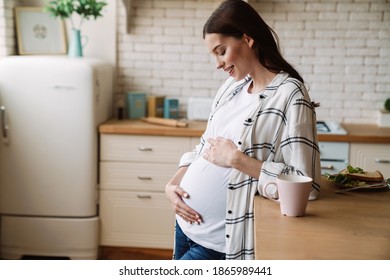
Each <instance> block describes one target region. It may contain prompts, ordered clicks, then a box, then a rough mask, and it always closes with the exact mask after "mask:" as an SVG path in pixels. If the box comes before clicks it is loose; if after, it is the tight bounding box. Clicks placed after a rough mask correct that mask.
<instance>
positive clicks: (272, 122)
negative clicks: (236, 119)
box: [179, 72, 321, 260]
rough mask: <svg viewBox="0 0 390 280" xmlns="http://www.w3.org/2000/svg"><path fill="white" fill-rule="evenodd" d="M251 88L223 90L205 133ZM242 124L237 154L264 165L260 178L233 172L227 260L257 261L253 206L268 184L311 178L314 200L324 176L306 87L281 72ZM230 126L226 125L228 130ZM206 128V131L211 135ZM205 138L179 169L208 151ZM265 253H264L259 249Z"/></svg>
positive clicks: (235, 84) (234, 84) (230, 85)
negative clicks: (220, 113) (291, 177)
mask: <svg viewBox="0 0 390 280" xmlns="http://www.w3.org/2000/svg"><path fill="white" fill-rule="evenodd" d="M249 82H251V78H250V77H246V78H245V79H243V80H241V81H235V80H234V79H233V78H229V79H227V80H226V82H225V83H224V84H223V85H222V87H221V88H220V89H219V91H218V93H217V95H216V97H215V99H214V103H213V108H212V111H211V113H210V117H209V121H208V124H207V128H208V127H209V126H210V124H211V123H212V122H213V115H214V114H215V113H216V112H217V111H218V110H219V109H220V108H221V107H222V106H224V105H225V104H226V103H227V102H229V101H230V100H231V99H232V98H234V96H235V95H236V94H237V93H238V92H239V91H240V90H241V89H242V87H243V86H244V85H246V84H247V83H249ZM251 108H252V109H251V110H250V111H248V115H247V118H246V119H245V121H244V123H243V124H242V132H241V137H240V140H239V141H238V142H237V143H235V144H236V145H237V147H238V149H239V150H240V151H241V152H243V153H244V154H246V155H248V156H249V157H253V158H256V159H258V160H260V161H262V162H263V165H262V169H261V171H260V174H259V176H258V178H253V177H250V176H248V175H247V174H244V173H242V172H240V171H239V170H237V169H233V170H232V173H231V174H232V175H231V177H230V181H229V186H228V193H227V203H226V207H227V209H225V211H226V219H225V225H226V227H225V230H226V235H225V238H226V259H249V260H250V259H254V258H255V255H254V246H255V244H254V216H253V203H254V196H255V195H256V194H258V193H259V194H260V195H262V194H263V193H264V192H263V188H264V186H265V184H266V183H268V182H270V181H275V179H276V177H277V176H278V175H279V174H282V173H283V174H287V173H295V174H300V175H305V176H309V177H312V178H313V185H312V191H311V194H310V199H316V198H317V195H318V192H319V189H320V185H319V180H320V176H321V167H320V154H319V148H318V140H317V130H316V113H315V109H314V106H313V104H312V102H311V100H310V97H309V95H308V93H307V91H306V88H305V86H304V85H303V84H302V83H301V82H300V81H298V80H297V79H294V78H291V77H290V76H289V75H288V74H286V73H284V72H280V73H279V74H278V75H277V76H276V77H275V78H274V79H273V81H272V82H271V83H270V84H269V85H268V86H267V87H266V88H265V89H264V90H263V91H262V92H261V93H259V98H258V104H257V106H254V107H251ZM227 125H228V124H227ZM207 128H206V130H207ZM205 143H206V139H205V137H204V135H202V137H201V138H200V143H199V145H197V146H196V148H195V150H193V151H191V152H188V153H185V154H184V155H183V156H182V157H181V159H180V164H179V165H180V166H187V165H189V164H191V162H192V161H193V160H194V159H195V158H196V157H197V156H199V155H200V154H201V152H202V149H203V148H204V147H205ZM260 250H261V248H260Z"/></svg>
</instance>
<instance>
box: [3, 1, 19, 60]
mask: <svg viewBox="0 0 390 280" xmlns="http://www.w3.org/2000/svg"><path fill="white" fill-rule="evenodd" d="M18 3H19V1H18V0H0V58H1V57H4V56H7V55H12V54H15V53H16V44H15V42H16V40H15V21H14V11H13V8H14V7H15V6H17V5H18Z"/></svg>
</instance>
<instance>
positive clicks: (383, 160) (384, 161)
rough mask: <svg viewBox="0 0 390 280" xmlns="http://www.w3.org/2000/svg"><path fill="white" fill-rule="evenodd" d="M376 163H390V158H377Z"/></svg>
mask: <svg viewBox="0 0 390 280" xmlns="http://www.w3.org/2000/svg"><path fill="white" fill-rule="evenodd" d="M375 162H376V163H390V160H388V159H380V158H377V159H376V160H375Z"/></svg>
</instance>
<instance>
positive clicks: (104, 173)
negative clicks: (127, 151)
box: [100, 162, 178, 192]
mask: <svg viewBox="0 0 390 280" xmlns="http://www.w3.org/2000/svg"><path fill="white" fill-rule="evenodd" d="M177 169H178V163H134V162H101V163H100V188H101V189H102V190H105V189H107V190H108V189H110V190H142V191H160V192H164V188H165V185H166V184H167V183H168V181H169V180H170V179H171V177H172V176H173V175H174V174H175V173H176V171H177Z"/></svg>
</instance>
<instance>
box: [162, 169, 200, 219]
mask: <svg viewBox="0 0 390 280" xmlns="http://www.w3.org/2000/svg"><path fill="white" fill-rule="evenodd" d="M186 169H187V168H181V169H179V171H178V172H177V173H176V174H175V176H174V177H173V178H172V179H171V180H170V181H169V182H168V184H167V185H166V186H165V194H166V196H167V197H168V199H169V201H170V203H171V205H172V209H173V211H174V212H175V213H176V214H177V215H179V216H180V217H181V218H182V219H183V220H185V221H186V222H188V223H197V224H200V223H201V222H202V218H201V216H200V214H199V213H198V212H196V211H195V210H194V209H192V208H191V207H189V206H188V205H187V204H186V203H185V202H184V200H183V198H189V197H190V196H189V194H188V193H187V192H185V191H184V190H183V188H181V187H180V186H179V182H180V181H181V178H183V176H184V174H185V171H186Z"/></svg>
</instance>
